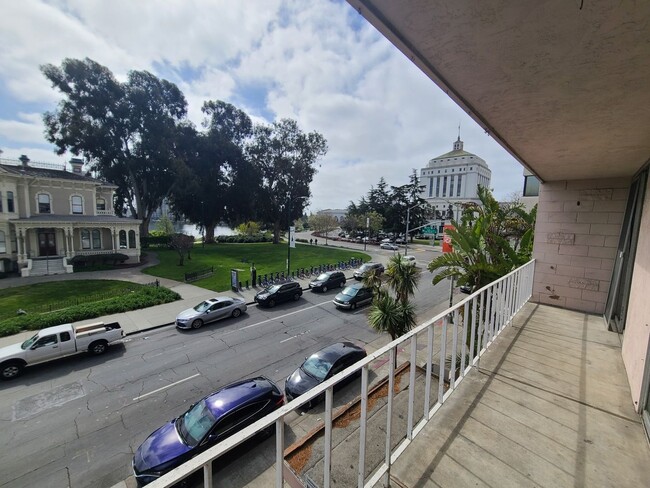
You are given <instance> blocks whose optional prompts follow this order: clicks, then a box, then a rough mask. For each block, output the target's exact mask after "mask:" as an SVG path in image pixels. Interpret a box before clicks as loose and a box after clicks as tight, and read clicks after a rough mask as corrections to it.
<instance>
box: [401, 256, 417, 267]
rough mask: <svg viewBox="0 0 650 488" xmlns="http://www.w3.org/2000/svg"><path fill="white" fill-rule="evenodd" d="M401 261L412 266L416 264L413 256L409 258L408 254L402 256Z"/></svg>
mask: <svg viewBox="0 0 650 488" xmlns="http://www.w3.org/2000/svg"><path fill="white" fill-rule="evenodd" d="M402 260H403V261H406V262H407V263H408V264H412V265H413V266H415V264H416V260H415V256H411V255H410V254H409V255H406V256H402Z"/></svg>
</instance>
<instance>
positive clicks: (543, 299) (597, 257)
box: [532, 178, 630, 313]
mask: <svg viewBox="0 0 650 488" xmlns="http://www.w3.org/2000/svg"><path fill="white" fill-rule="evenodd" d="M629 187H630V180H629V179H627V178H625V179H604V180H576V181H556V182H550V183H544V184H541V185H540V191H539V207H538V213H537V225H536V226H535V244H534V250H533V255H534V257H535V259H536V260H537V262H536V266H535V281H534V287H533V296H532V301H535V302H539V303H546V304H549V305H557V306H559V307H564V308H569V309H573V310H580V311H584V312H591V313H603V312H604V310H605V303H606V302H607V292H608V290H609V284H610V280H611V276H612V269H613V267H614V259H615V257H616V248H617V246H618V240H619V235H620V232H621V225H622V222H623V214H624V212H625V205H626V203H627V194H628V190H629Z"/></svg>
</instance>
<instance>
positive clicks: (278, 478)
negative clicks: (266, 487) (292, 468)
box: [275, 417, 284, 488]
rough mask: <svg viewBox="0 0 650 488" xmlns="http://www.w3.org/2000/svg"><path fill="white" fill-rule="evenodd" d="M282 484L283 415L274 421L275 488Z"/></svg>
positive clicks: (279, 487)
mask: <svg viewBox="0 0 650 488" xmlns="http://www.w3.org/2000/svg"><path fill="white" fill-rule="evenodd" d="M283 486H284V417H280V418H279V419H277V420H276V421H275V488H282V487H283Z"/></svg>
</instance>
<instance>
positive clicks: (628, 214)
mask: <svg viewBox="0 0 650 488" xmlns="http://www.w3.org/2000/svg"><path fill="white" fill-rule="evenodd" d="M647 178H648V169H647V168H646V169H645V170H643V171H642V172H641V173H639V174H638V175H637V176H636V177H635V178H634V180H633V181H632V186H631V187H630V194H629V196H628V200H627V207H626V209H625V217H624V219H623V228H622V229H621V238H620V240H619V243H618V250H617V253H616V261H615V262H614V271H613V273H612V284H611V286H610V288H609V295H608V297H607V305H606V306H605V320H606V321H607V326H608V328H609V330H612V331H615V332H618V333H619V334H621V333H623V330H625V317H626V315H627V305H628V300H629V298H630V287H631V285H632V269H633V266H634V256H635V254H636V246H637V241H638V238H639V225H640V224H641V211H642V209H643V199H644V197H645V188H646V182H647Z"/></svg>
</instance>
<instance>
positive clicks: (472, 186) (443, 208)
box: [420, 134, 492, 220]
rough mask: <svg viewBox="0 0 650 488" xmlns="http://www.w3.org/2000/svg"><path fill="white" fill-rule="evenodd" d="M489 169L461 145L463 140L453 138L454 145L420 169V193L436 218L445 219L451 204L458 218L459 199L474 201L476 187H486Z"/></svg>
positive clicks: (460, 200) (459, 213)
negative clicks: (433, 210) (434, 211)
mask: <svg viewBox="0 0 650 488" xmlns="http://www.w3.org/2000/svg"><path fill="white" fill-rule="evenodd" d="M491 178H492V171H490V168H489V167H488V165H487V163H486V162H485V161H484V160H483V159H482V158H480V157H479V156H477V155H476V154H472V153H469V152H467V151H465V150H464V149H463V141H461V140H460V134H459V135H458V139H457V140H456V141H455V142H454V149H453V150H452V151H450V152H448V153H445V154H442V155H440V156H438V157H435V158H433V159H431V160H430V161H429V164H427V166H426V167H425V168H422V169H421V170H420V185H421V186H422V187H423V188H422V193H420V196H421V197H422V198H424V199H426V201H427V202H428V203H429V204H430V205H431V206H432V207H433V208H434V209H435V210H436V214H437V218H439V219H448V216H447V211H448V209H449V206H450V205H451V208H452V211H453V218H454V219H456V220H458V219H460V215H461V213H462V209H461V207H460V204H461V203H465V202H476V203H480V200H479V199H478V192H477V187H478V185H482V186H485V187H488V188H489V187H490V179H491Z"/></svg>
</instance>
